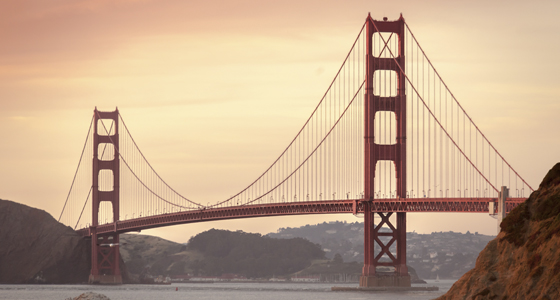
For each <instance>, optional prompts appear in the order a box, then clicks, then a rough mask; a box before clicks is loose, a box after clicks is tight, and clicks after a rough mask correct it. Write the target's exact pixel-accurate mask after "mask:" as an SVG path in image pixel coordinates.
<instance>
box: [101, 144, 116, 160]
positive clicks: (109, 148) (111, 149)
mask: <svg viewBox="0 0 560 300" xmlns="http://www.w3.org/2000/svg"><path fill="white" fill-rule="evenodd" d="M97 149H98V151H97V159H99V160H103V161H111V160H113V159H114V158H115V145H113V144H111V143H100V144H99V146H98V148H97Z"/></svg>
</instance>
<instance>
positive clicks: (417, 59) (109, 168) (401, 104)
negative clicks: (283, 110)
mask: <svg viewBox="0 0 560 300" xmlns="http://www.w3.org/2000/svg"><path fill="white" fill-rule="evenodd" d="M508 191H511V194H512V197H510V196H509V193H508ZM531 191H533V189H532V188H531V187H530V186H529V184H527V182H526V181H525V180H524V179H523V178H522V177H521V176H520V175H519V174H518V173H517V172H516V171H515V170H514V169H513V167H512V166H511V165H510V164H509V163H508V162H507V161H506V160H505V158H504V157H503V156H502V154H500V153H499V152H498V150H497V149H496V147H495V146H494V145H493V144H492V143H491V142H490V141H489V140H488V139H487V138H486V136H485V135H484V134H483V133H482V131H481V130H480V129H479V128H478V126H476V124H475V123H474V122H473V120H472V119H471V117H469V115H468V114H467V112H466V111H465V110H464V109H463V107H462V106H461V105H460V104H459V102H458V101H457V99H456V98H455V97H454V95H453V93H452V92H451V91H450V90H449V88H448V87H447V85H446V84H445V82H444V81H443V80H442V78H441V77H440V75H439V73H438V72H437V71H436V69H435V67H434V65H433V64H432V62H431V61H430V60H429V59H428V57H427V56H426V53H425V52H424V50H423V49H422V47H421V46H420V44H419V42H418V40H417V39H416V37H415V36H414V34H413V33H412V31H411V30H410V28H409V26H408V24H407V23H406V22H405V20H404V18H403V17H402V15H401V17H400V18H399V19H398V20H396V21H388V20H387V19H386V18H384V19H383V20H373V19H372V18H371V16H369V15H368V17H367V19H366V21H365V23H364V25H363V26H362V28H361V29H360V31H359V33H358V35H357V37H356V39H355V40H354V43H353V44H352V45H351V47H350V50H349V52H348V54H347V56H346V57H345V58H344V60H343V63H342V65H341V67H340V68H339V70H338V72H337V73H336V74H335V76H334V79H333V80H332V82H331V84H330V85H329V86H328V87H327V89H326V92H325V93H324V95H322V97H321V98H320V99H319V103H318V104H317V106H316V107H315V109H314V110H313V111H312V112H311V115H310V116H309V118H308V119H307V120H306V121H305V123H304V124H303V126H302V127H301V129H300V130H299V131H298V132H297V133H296V134H295V137H294V138H293V139H292V140H291V142H290V143H289V144H288V145H287V146H286V148H285V149H284V150H283V151H282V152H281V154H280V155H279V156H278V157H277V158H276V159H275V160H274V161H272V163H271V164H270V165H269V167H268V168H266V169H265V170H263V172H262V173H261V174H260V176H258V177H257V178H255V179H254V181H252V182H249V183H248V184H247V185H246V186H245V187H243V188H240V189H239V192H238V193H237V194H235V195H233V196H231V197H229V198H227V199H218V200H217V201H216V202H214V203H207V204H206V205H204V204H203V203H200V202H197V201H196V200H194V199H189V198H187V197H185V196H183V195H181V194H180V193H179V192H177V191H176V190H175V189H173V188H172V187H171V186H169V185H168V184H167V183H166V182H165V180H164V179H163V178H161V177H160V176H159V175H158V173H157V172H156V170H154V168H153V167H152V165H150V163H149V162H148V160H147V159H146V157H145V156H144V155H143V154H142V151H141V150H140V148H139V147H138V145H137V144H136V142H135V141H134V139H133V137H132V135H131V133H130V131H129V129H128V127H127V126H126V124H125V122H124V120H123V119H122V117H121V115H120V114H119V112H118V110H115V111H112V112H103V111H98V110H97V109H95V110H94V113H93V117H92V120H91V125H90V129H89V131H88V133H87V138H86V141H85V143H84V147H83V151H82V154H81V157H80V161H79V164H78V167H77V170H76V173H75V176H74V179H73V182H72V186H71V188H70V191H69V193H68V197H67V199H66V201H65V203H64V207H63V209H62V212H61V215H60V218H59V221H61V222H63V223H65V224H66V225H68V226H71V227H72V228H74V229H75V230H77V232H78V233H80V234H81V235H82V236H84V237H89V238H91V239H92V243H91V245H92V258H91V263H92V266H91V275H90V282H92V283H121V282H122V276H121V273H120V268H119V234H121V233H126V232H131V231H140V230H145V229H150V228H157V227H163V226H172V225H178V224H187V223H194V222H208V221H214V220H226V219H235V218H254V217H273V216H282V215H304V214H339V213H346V214H348V213H350V214H363V216H364V267H363V270H362V276H361V279H360V286H363V287H368V286H410V277H409V275H408V270H407V267H406V214H407V213H414V212H465V213H467V212H468V213H490V214H496V213H498V211H501V212H503V213H505V212H509V211H510V210H511V209H513V208H514V207H515V206H516V205H518V204H519V203H521V202H523V201H524V200H525V199H526V197H525V195H526V194H529V193H530V192H531ZM498 199H501V202H500V201H498ZM498 203H501V204H500V205H497V204H498ZM498 206H500V207H498ZM374 218H376V219H378V221H377V222H374ZM381 228H384V230H380V229H381ZM395 245H396V247H392V246H395ZM391 247H392V248H391ZM377 266H388V267H391V268H390V269H392V270H394V271H393V272H390V273H381V272H378V271H377V269H376V267H377Z"/></svg>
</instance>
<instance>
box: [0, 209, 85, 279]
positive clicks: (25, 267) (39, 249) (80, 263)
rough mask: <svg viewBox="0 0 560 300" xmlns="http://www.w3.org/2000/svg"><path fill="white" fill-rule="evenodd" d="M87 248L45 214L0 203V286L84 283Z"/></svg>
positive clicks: (76, 236) (83, 241) (81, 241)
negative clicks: (3, 284) (2, 284)
mask: <svg viewBox="0 0 560 300" xmlns="http://www.w3.org/2000/svg"><path fill="white" fill-rule="evenodd" d="M90 249H91V247H90V241H89V240H86V239H83V238H82V237H81V236H79V235H78V234H77V233H76V232H75V231H74V230H72V228H70V227H67V226H64V225H63V224H61V223H59V222H57V221H56V220H55V219H54V218H53V217H52V216H51V215H50V214H48V213H47V212H45V211H43V210H39V209H36V208H32V207H28V206H25V205H22V204H19V203H15V202H12V201H7V200H0V283H82V282H87V281H88V276H89V271H90V260H91V254H90V253H91V250H90Z"/></svg>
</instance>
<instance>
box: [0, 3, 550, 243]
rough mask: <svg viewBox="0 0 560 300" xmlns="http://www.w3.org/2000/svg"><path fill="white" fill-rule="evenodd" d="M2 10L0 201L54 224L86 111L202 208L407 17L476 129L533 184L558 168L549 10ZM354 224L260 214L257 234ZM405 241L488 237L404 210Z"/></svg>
mask: <svg viewBox="0 0 560 300" xmlns="http://www.w3.org/2000/svg"><path fill="white" fill-rule="evenodd" d="M529 2H530V1H519V0H516V1H479V0H475V1H448V0H431V1H294V0H285V1H266V0H264V1H262V0H255V1H179V0H167V1H165V0H164V1H151V0H116V1H104V0H98V1H84V0H53V1H40V0H30V1H15V0H14V1H12V0H6V1H1V2H0V140H1V142H0V199H5V200H12V201H15V202H19V203H22V204H25V205H29V206H32V207H36V208H40V209H43V210H45V211H47V212H49V213H50V214H52V215H53V216H55V218H58V215H59V214H60V211H61V209H62V206H63V204H64V200H65V198H66V195H67V193H68V189H69V188H70V184H71V181H72V176H73V175H74V171H75V168H76V166H77V162H78V159H79V155H80V153H81V148H82V146H83V141H84V139H85V136H86V133H87V130H88V127H89V122H90V120H91V117H92V113H93V110H94V108H95V107H97V108H98V109H99V110H107V111H109V110H114V109H115V107H118V108H119V111H120V113H121V115H122V117H123V119H124V120H125V122H126V124H127V127H128V128H129V130H130V131H131V133H132V135H133V137H134V139H135V140H136V142H137V143H138V144H139V146H140V149H141V150H142V151H143V153H144V155H145V156H146V157H147V158H148V160H149V161H150V163H151V164H152V166H153V167H154V168H155V169H156V170H157V172H158V173H159V174H160V175H161V177H162V178H164V179H165V180H166V181H167V183H168V184H169V185H170V186H172V187H173V188H174V189H176V190H177V191H178V192H180V193H181V194H183V195H185V196H187V197H188V198H189V199H193V200H197V201H199V202H202V203H206V202H207V201H208V202H213V201H216V200H218V199H224V198H226V197H228V196H230V195H232V194H234V193H236V192H237V191H239V190H240V189H242V188H244V187H245V186H247V184H248V183H250V182H251V181H252V180H254V179H255V178H256V176H258V175H259V174H260V173H262V171H263V170H264V169H265V168H267V167H268V166H269V165H270V164H271V163H272V162H273V160H274V159H275V158H276V157H277V156H278V155H279V153H280V152H281V151H282V150H283V149H284V148H285V147H286V145H287V144H288V143H289V141H290V140H291V139H292V138H293V137H294V136H295V134H296V133H297V131H298V130H299V128H300V127H301V126H302V125H303V123H304V122H305V120H306V119H307V117H309V115H310V113H311V112H312V110H313V108H314V107H315V106H316V105H317V103H318V101H319V100H320V97H321V96H322V95H323V93H324V92H325V91H326V89H327V87H328V84H329V83H330V81H331V80H332V79H333V78H334V75H335V74H336V71H337V70H338V68H339V67H340V65H341V63H342V61H343V59H344V57H345V55H346V53H347V52H348V50H349V49H350V46H351V45H352V43H353V41H354V39H355V37H356V35H357V34H358V32H359V30H360V28H361V27H362V25H363V23H364V21H365V18H366V17H367V14H368V12H370V13H371V15H372V17H373V18H374V19H382V18H383V17H388V18H389V20H393V19H397V18H398V17H399V15H400V14H401V13H402V14H403V16H404V18H405V19H406V22H407V23H408V25H409V27H410V28H411V30H412V31H413V33H414V34H415V36H416V37H417V39H418V40H419V42H420V44H421V45H422V47H423V48H424V50H425V52H426V54H427V55H428V57H429V58H430V60H431V61H432V62H433V64H434V65H435V67H436V69H437V70H438V72H439V73H440V74H441V76H442V77H443V79H444V81H445V82H446V83H447V85H448V86H449V88H450V90H451V91H452V92H453V94H454V95H455V96H456V98H457V99H458V100H459V102H460V103H461V105H463V107H464V108H465V109H466V111H467V112H468V113H469V115H470V116H471V117H472V119H473V120H474V122H475V123H476V124H477V125H478V127H479V128H480V129H481V130H482V132H483V133H484V134H485V135H486V136H487V137H488V139H489V140H490V141H491V142H492V143H493V144H494V145H495V146H496V148H497V149H498V150H499V151H500V153H501V154H502V155H503V156H504V157H505V158H506V160H507V161H508V162H509V163H510V164H511V165H512V166H513V167H514V168H515V169H516V170H517V171H518V172H519V173H520V174H521V175H522V176H523V177H524V178H525V179H526V180H527V181H528V183H529V184H530V185H532V186H533V188H536V187H538V184H539V183H540V180H541V179H542V178H543V176H544V175H545V174H546V172H547V171H548V170H549V169H550V168H551V167H552V166H553V165H554V164H555V163H557V162H559V161H560V134H559V130H558V129H559V128H560V118H559V117H558V116H559V113H560V84H559V82H560V75H559V72H558V70H559V69H560V58H559V57H558V53H560V19H559V18H558V15H559V14H560V2H558V1H532V2H530V3H529ZM335 220H341V221H347V222H355V221H362V219H359V218H357V217H355V216H352V215H319V216H297V217H296V216H291V217H287V216H286V217H274V218H255V219H244V220H229V221H219V222H207V223H198V224H190V225H181V226H173V227H166V228H160V229H152V230H147V231H143V232H142V233H145V234H151V235H158V236H161V237H163V238H166V239H170V240H173V241H177V242H187V241H188V239H189V238H190V237H191V236H193V235H195V234H197V233H199V232H202V231H205V230H208V229H211V228H220V229H229V230H244V231H248V232H258V233H262V234H266V233H268V232H274V231H276V230H277V229H278V228H281V227H297V226H301V225H305V224H315V223H322V222H325V221H326V222H329V221H335ZM407 229H408V231H416V232H418V233H430V232H433V231H450V230H451V231H458V232H466V231H471V232H479V233H483V234H496V220H494V219H492V218H491V217H489V216H488V215H486V214H443V213H435V214H434V213H432V214H408V224H407Z"/></svg>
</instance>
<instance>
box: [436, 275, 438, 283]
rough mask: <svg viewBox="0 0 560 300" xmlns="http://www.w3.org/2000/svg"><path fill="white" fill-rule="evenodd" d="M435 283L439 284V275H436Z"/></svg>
mask: <svg viewBox="0 0 560 300" xmlns="http://www.w3.org/2000/svg"><path fill="white" fill-rule="evenodd" d="M436 282H439V274H437V275H436Z"/></svg>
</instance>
